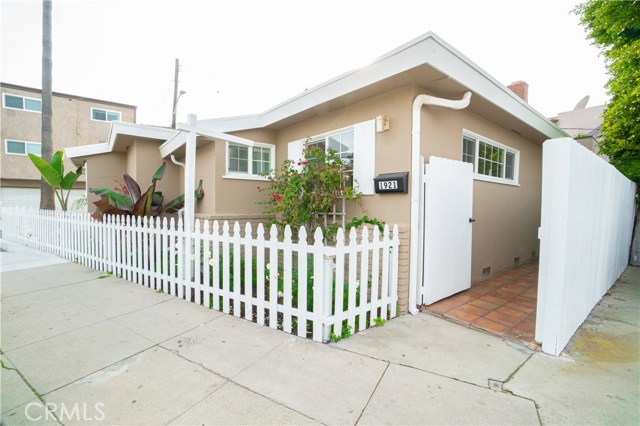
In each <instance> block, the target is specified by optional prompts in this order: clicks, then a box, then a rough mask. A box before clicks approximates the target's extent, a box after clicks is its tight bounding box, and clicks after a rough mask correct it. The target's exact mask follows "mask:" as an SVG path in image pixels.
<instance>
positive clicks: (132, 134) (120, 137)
mask: <svg viewBox="0 0 640 426" xmlns="http://www.w3.org/2000/svg"><path fill="white" fill-rule="evenodd" d="M176 133H178V131H177V130H175V129H171V128H168V127H160V126H150V125H144V124H135V123H125V122H113V123H111V130H110V131H109V140H108V141H107V142H106V143H97V144H92V145H82V146H74V147H70V148H65V149H64V152H65V155H66V157H67V158H69V159H71V161H73V163H74V164H76V165H78V166H80V165H82V164H83V163H84V160H85V159H86V157H89V156H92V155H97V154H105V153H108V152H125V151H126V149H127V147H128V146H129V145H131V143H132V142H133V140H134V139H136V138H145V139H155V140H158V141H162V142H164V141H166V140H168V139H171V138H173V137H174V135H175V134H176Z"/></svg>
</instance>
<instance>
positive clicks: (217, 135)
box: [178, 123, 255, 147]
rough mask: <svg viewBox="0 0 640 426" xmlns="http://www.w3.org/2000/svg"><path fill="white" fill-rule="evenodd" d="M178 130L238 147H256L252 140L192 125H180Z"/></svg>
mask: <svg viewBox="0 0 640 426" xmlns="http://www.w3.org/2000/svg"><path fill="white" fill-rule="evenodd" d="M178 128H179V129H180V130H186V131H188V132H195V133H197V134H198V135H201V136H208V137H210V138H213V139H217V140H222V141H225V142H232V143H235V144H238V145H244V146H249V147H252V146H254V145H255V142H254V141H252V140H250V139H245V138H241V137H239V136H234V135H229V134H227V133H223V132H219V131H217V130H213V129H208V128H206V127H201V126H192V125H190V124H184V123H180V124H178Z"/></svg>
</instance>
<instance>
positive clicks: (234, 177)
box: [222, 174, 269, 182]
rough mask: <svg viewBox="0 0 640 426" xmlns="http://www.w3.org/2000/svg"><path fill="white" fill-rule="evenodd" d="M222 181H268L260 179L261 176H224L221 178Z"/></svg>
mask: <svg viewBox="0 0 640 426" xmlns="http://www.w3.org/2000/svg"><path fill="white" fill-rule="evenodd" d="M222 179H233V180H253V181H261V182H264V181H267V180H269V179H267V178H266V177H262V176H257V175H233V174H231V175H229V174H227V175H224V176H222Z"/></svg>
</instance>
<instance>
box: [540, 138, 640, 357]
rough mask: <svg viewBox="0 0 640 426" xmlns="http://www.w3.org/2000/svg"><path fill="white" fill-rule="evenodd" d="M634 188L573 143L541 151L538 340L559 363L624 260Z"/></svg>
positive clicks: (552, 145) (553, 143)
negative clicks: (571, 340) (569, 343)
mask: <svg viewBox="0 0 640 426" xmlns="http://www.w3.org/2000/svg"><path fill="white" fill-rule="evenodd" d="M635 192H636V188H635V184H634V183H633V182H631V181H630V180H628V179H627V178H625V177H624V176H623V175H622V174H621V173H620V172H618V171H617V170H616V169H615V168H614V167H613V166H611V165H610V164H608V163H607V162H605V161H604V160H602V159H601V158H599V157H598V156H596V155H595V154H594V153H593V152H591V151H589V150H587V149H586V148H584V147H582V146H581V145H579V144H578V143H576V142H575V141H574V140H573V139H569V138H562V139H555V140H550V141H547V142H545V143H544V145H543V171H542V217H541V228H540V231H539V237H540V271H539V278H538V311H537V316H536V340H538V341H541V342H542V349H543V351H545V352H547V353H551V354H554V355H558V354H559V353H560V352H562V350H563V349H564V347H565V346H566V345H567V343H568V342H569V340H570V339H571V336H573V334H574V333H575V331H576V330H577V328H578V327H579V326H580V324H582V322H583V321H584V320H585V319H586V317H587V316H588V315H589V312H591V309H592V308H593V307H594V306H595V305H596V303H598V301H599V300H600V299H601V298H602V296H603V295H604V294H605V293H606V292H607V290H608V289H609V288H610V287H611V286H612V285H613V283H614V282H615V281H616V279H617V278H618V277H619V276H620V275H621V274H622V272H623V271H624V269H625V267H626V266H627V264H628V260H629V248H630V245H631V235H632V231H633V220H634V212H635Z"/></svg>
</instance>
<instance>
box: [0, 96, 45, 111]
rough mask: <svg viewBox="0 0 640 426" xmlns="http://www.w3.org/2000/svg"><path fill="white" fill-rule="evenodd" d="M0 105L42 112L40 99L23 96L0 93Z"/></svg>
mask: <svg viewBox="0 0 640 426" xmlns="http://www.w3.org/2000/svg"><path fill="white" fill-rule="evenodd" d="M2 106H4V107H5V108H9V109H20V110H24V111H31V112H42V100H40V99H36V98H27V97H25V96H20V95H13V94H10V93H3V94H2Z"/></svg>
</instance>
